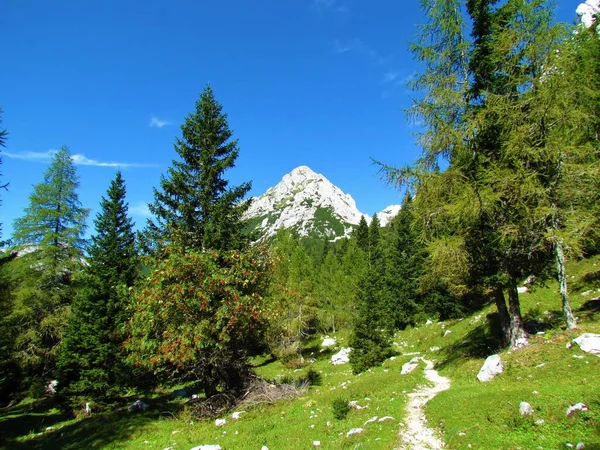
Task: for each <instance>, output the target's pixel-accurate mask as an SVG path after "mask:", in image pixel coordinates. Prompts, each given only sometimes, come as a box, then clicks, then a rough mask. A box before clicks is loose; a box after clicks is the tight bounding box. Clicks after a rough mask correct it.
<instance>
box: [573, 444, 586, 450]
mask: <svg viewBox="0 0 600 450" xmlns="http://www.w3.org/2000/svg"><path fill="white" fill-rule="evenodd" d="M584 449H585V444H584V443H583V442H578V443H577V445H575V450H584Z"/></svg>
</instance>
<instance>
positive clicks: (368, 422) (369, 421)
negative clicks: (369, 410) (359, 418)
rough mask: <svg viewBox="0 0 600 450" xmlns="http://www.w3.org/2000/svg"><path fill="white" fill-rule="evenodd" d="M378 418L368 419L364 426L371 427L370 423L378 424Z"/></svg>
mask: <svg viewBox="0 0 600 450" xmlns="http://www.w3.org/2000/svg"><path fill="white" fill-rule="evenodd" d="M378 418H379V417H377V416H375V417H371V418H370V419H367V420H366V421H365V423H364V424H363V425H369V424H370V423H373V422H377V419H378Z"/></svg>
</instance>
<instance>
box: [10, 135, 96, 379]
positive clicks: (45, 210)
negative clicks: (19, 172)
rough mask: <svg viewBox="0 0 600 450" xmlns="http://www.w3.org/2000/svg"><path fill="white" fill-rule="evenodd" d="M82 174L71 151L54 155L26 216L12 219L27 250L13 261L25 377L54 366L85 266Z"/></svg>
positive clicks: (15, 318)
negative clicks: (79, 192)
mask: <svg viewBox="0 0 600 450" xmlns="http://www.w3.org/2000/svg"><path fill="white" fill-rule="evenodd" d="M78 187H79V179H78V176H77V173H76V170H75V166H74V164H73V160H72V159H71V155H70V153H69V150H68V149H67V148H66V147H62V148H61V149H60V150H59V151H57V152H56V154H55V155H54V157H53V159H52V161H51V163H50V166H49V168H48V169H47V171H46V173H45V174H44V181H43V182H42V183H40V184H37V185H35V186H34V187H33V193H32V194H31V195H30V197H29V206H28V207H27V208H26V209H25V215H24V216H23V217H22V218H20V219H17V220H16V221H15V223H14V234H13V237H14V239H15V241H16V242H17V243H18V244H21V245H22V246H23V247H24V249H25V250H26V252H25V253H26V254H25V255H24V256H22V257H20V258H17V259H16V260H14V261H13V262H11V266H14V270H12V272H13V273H14V274H16V275H15V276H16V277H17V278H18V279H17V280H15V283H16V284H17V288H16V289H15V292H14V295H15V307H14V309H13V312H12V314H11V319H10V320H11V321H12V322H13V323H15V324H18V327H19V328H18V329H19V333H18V334H17V335H16V336H15V339H14V348H15V359H16V360H17V361H18V362H19V365H20V366H21V369H22V370H23V373H24V374H25V379H30V380H31V379H41V378H43V377H46V376H49V375H50V374H52V373H53V371H54V366H55V360H56V355H57V352H58V348H59V344H60V342H61V340H62V335H63V331H64V328H65V325H66V321H67V318H68V315H69V311H70V304H71V301H72V299H73V298H74V297H75V293H76V291H77V288H78V275H79V274H80V273H81V271H82V269H83V266H84V264H83V248H84V246H85V240H84V239H83V233H84V230H85V226H86V224H85V220H86V217H87V215H88V210H87V209H85V208H83V207H82V206H81V203H80V202H79V197H78V194H77V188H78Z"/></svg>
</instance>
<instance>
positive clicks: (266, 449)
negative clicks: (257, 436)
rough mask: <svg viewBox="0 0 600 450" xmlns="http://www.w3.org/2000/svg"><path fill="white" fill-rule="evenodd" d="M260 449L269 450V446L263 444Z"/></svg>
mask: <svg viewBox="0 0 600 450" xmlns="http://www.w3.org/2000/svg"><path fill="white" fill-rule="evenodd" d="M260 450H269V447H267V446H266V445H263V446H262V447H261V448H260Z"/></svg>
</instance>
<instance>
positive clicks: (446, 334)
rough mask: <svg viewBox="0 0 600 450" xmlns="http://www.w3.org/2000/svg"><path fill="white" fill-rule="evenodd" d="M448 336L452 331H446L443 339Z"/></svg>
mask: <svg viewBox="0 0 600 450" xmlns="http://www.w3.org/2000/svg"><path fill="white" fill-rule="evenodd" d="M450 334H452V330H446V332H445V333H444V337H448V336H449V335H450Z"/></svg>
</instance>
